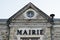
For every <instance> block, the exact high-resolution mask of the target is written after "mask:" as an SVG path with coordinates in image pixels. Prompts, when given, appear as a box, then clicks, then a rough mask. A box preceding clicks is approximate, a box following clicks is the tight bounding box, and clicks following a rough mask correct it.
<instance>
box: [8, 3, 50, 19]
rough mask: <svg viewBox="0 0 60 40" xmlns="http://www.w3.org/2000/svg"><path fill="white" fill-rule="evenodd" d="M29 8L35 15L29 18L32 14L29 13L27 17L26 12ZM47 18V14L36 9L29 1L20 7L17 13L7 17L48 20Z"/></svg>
mask: <svg viewBox="0 0 60 40" xmlns="http://www.w3.org/2000/svg"><path fill="white" fill-rule="evenodd" d="M31 10H32V11H34V13H35V14H34V15H35V16H34V17H32V18H31V16H33V14H30V18H29V17H27V15H26V13H27V12H28V11H31ZM28 16H29V15H28ZM49 18H50V17H49V16H48V15H47V14H45V13H44V12H43V11H41V10H40V9H38V8H37V7H36V6H35V5H33V4H32V3H31V2H30V3H28V4H27V5H26V6H24V7H23V8H22V9H20V10H19V11H18V12H17V13H15V14H14V15H13V16H11V17H10V18H9V19H10V20H12V19H46V20H48V19H49Z"/></svg>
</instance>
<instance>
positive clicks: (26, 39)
mask: <svg viewBox="0 0 60 40" xmlns="http://www.w3.org/2000/svg"><path fill="white" fill-rule="evenodd" d="M39 39H40V38H39V37H26V38H25V37H22V38H21V40H39Z"/></svg>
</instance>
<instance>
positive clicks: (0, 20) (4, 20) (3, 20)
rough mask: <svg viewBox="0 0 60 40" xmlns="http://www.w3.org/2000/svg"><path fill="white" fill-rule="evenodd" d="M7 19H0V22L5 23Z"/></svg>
mask: <svg viewBox="0 0 60 40" xmlns="http://www.w3.org/2000/svg"><path fill="white" fill-rule="evenodd" d="M7 20H8V19H0V22H7Z"/></svg>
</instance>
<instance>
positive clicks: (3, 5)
mask: <svg viewBox="0 0 60 40" xmlns="http://www.w3.org/2000/svg"><path fill="white" fill-rule="evenodd" d="M29 2H32V3H33V4H34V5H35V6H37V7H38V8H39V9H41V10H42V11H43V12H45V13H46V14H47V15H48V16H49V15H50V14H55V18H60V0H0V19H7V18H9V17H11V16H12V15H14V14H15V13H16V12H17V11H18V10H20V9H21V8H23V7H24V6H25V5H26V4H28V3H29Z"/></svg>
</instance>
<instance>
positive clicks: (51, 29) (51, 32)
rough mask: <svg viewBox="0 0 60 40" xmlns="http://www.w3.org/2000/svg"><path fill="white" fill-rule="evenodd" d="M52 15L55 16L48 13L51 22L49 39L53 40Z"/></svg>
mask: <svg viewBox="0 0 60 40" xmlns="http://www.w3.org/2000/svg"><path fill="white" fill-rule="evenodd" d="M54 16H55V15H54V14H51V15H50V17H51V19H50V23H51V27H50V34H51V40H54V39H53V25H54V20H53V19H54Z"/></svg>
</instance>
